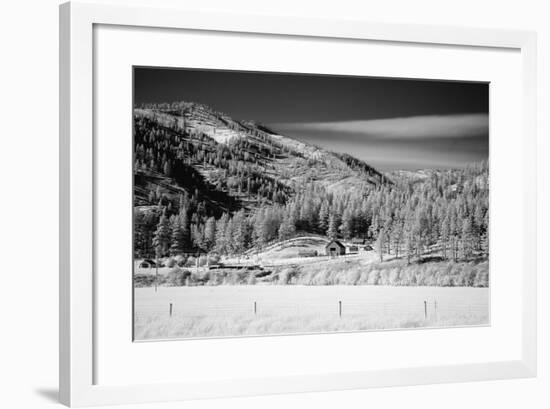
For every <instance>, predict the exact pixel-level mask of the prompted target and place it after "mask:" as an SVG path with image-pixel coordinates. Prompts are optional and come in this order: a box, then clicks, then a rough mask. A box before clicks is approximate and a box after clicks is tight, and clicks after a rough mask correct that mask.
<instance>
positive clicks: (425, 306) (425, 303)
mask: <svg viewBox="0 0 550 409" xmlns="http://www.w3.org/2000/svg"><path fill="white" fill-rule="evenodd" d="M424 319H428V301H424Z"/></svg>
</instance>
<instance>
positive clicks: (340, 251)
mask: <svg viewBox="0 0 550 409" xmlns="http://www.w3.org/2000/svg"><path fill="white" fill-rule="evenodd" d="M325 251H326V253H327V256H333V257H334V256H343V255H344V254H346V246H344V245H343V244H342V243H340V242H339V241H338V240H332V241H331V242H329V243H328V244H327V245H326V247H325Z"/></svg>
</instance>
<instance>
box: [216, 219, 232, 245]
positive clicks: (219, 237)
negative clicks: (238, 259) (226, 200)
mask: <svg viewBox="0 0 550 409" xmlns="http://www.w3.org/2000/svg"><path fill="white" fill-rule="evenodd" d="M228 220H229V216H228V215H227V213H224V214H223V215H222V217H220V219H218V221H217V222H216V245H215V249H216V251H217V252H218V253H220V254H227V243H226V229H227V222H228Z"/></svg>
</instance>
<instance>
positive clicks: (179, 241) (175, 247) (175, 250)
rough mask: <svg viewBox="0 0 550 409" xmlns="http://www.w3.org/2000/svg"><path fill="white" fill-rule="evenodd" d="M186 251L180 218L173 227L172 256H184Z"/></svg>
mask: <svg viewBox="0 0 550 409" xmlns="http://www.w3.org/2000/svg"><path fill="white" fill-rule="evenodd" d="M184 250H185V236H184V232H183V230H182V228H181V224H180V220H179V217H178V218H176V219H175V222H174V224H173V225H172V245H171V246H170V255H171V256H177V255H178V254H182V253H183V251H184Z"/></svg>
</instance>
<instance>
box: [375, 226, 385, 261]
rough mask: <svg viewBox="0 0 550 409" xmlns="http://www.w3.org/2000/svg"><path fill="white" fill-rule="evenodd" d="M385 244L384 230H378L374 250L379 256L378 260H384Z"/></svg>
mask: <svg viewBox="0 0 550 409" xmlns="http://www.w3.org/2000/svg"><path fill="white" fill-rule="evenodd" d="M385 244H386V232H385V231H384V229H382V230H380V233H378V238H377V239H376V252H377V253H378V256H379V257H380V262H382V261H384V246H385Z"/></svg>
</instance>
